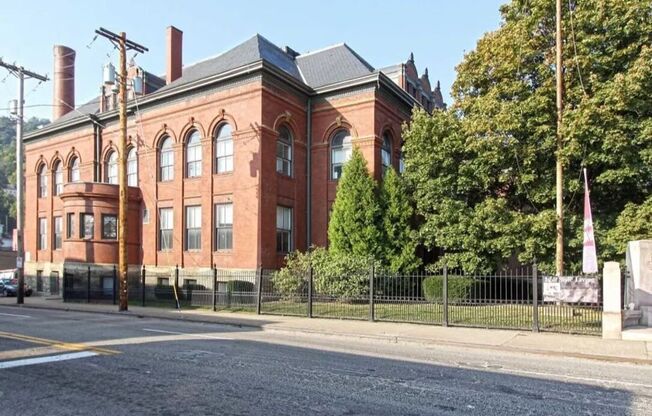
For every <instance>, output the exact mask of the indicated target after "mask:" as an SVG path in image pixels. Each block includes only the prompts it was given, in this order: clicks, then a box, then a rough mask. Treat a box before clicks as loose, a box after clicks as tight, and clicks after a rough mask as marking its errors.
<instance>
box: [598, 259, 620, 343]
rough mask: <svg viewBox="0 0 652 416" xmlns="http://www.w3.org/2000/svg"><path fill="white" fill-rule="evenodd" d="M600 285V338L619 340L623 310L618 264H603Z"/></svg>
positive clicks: (613, 262)
mask: <svg viewBox="0 0 652 416" xmlns="http://www.w3.org/2000/svg"><path fill="white" fill-rule="evenodd" d="M602 283H603V285H602V293H603V311H602V338H605V339H621V333H622V330H623V318H622V309H623V308H622V305H621V294H620V291H621V282H620V265H619V264H618V262H615V261H608V262H605V264H604V271H603V273H602Z"/></svg>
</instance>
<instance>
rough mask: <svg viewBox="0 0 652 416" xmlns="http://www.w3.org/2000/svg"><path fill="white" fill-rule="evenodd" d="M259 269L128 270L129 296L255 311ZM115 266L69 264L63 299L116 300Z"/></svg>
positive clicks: (146, 301) (139, 301)
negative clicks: (75, 265)
mask: <svg viewBox="0 0 652 416" xmlns="http://www.w3.org/2000/svg"><path fill="white" fill-rule="evenodd" d="M257 276H258V274H257V272H255V271H225V270H218V269H215V268H213V269H207V270H203V271H202V270H200V271H197V270H192V271H190V270H186V269H181V268H178V267H176V268H173V269H171V270H147V269H146V268H145V267H143V268H142V269H140V270H130V271H129V272H128V276H127V281H128V296H129V302H130V303H131V304H135V305H139V306H160V307H183V308H187V307H206V308H213V310H220V309H231V310H243V311H244V310H250V311H256V308H257V302H258V291H257V289H256V285H257V281H258V280H257ZM117 279H118V276H117V271H116V267H115V266H113V267H105V268H102V267H97V266H93V267H91V266H86V267H81V266H77V267H66V268H65V270H64V277H63V282H64V291H63V299H64V302H88V303H90V302H100V303H113V304H117V303H118V301H119V299H118V296H119V294H118V291H117V288H118V280H117Z"/></svg>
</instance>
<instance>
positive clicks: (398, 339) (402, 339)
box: [0, 304, 652, 365]
mask: <svg viewBox="0 0 652 416" xmlns="http://www.w3.org/2000/svg"><path fill="white" fill-rule="evenodd" d="M0 306H12V307H16V308H27V309H42V310H55V311H64V312H82V313H94V314H103V315H117V316H124V317H130V318H151V319H162V320H169V321H185V322H192V323H203V324H215V325H227V326H233V327H238V328H258V329H260V330H262V332H270V333H283V334H290V335H297V334H302V335H306V334H308V335H317V336H322V337H329V338H343V339H350V338H358V339H364V340H368V341H373V342H382V343H391V344H407V345H420V346H424V345H435V346H454V347H461V348H470V349H483V350H493V351H505V352H511V353H521V354H534V355H544V356H550V357H560V358H579V359H586V360H595V361H603V362H617V363H629V364H637V365H652V359H648V358H632V357H622V356H611V355H599V354H585V353H575V352H564V351H550V350H540V349H531V348H517V347H510V346H506V345H489V344H476V343H468V342H459V341H447V340H433V339H428V338H417V337H406V336H397V335H367V334H365V335H361V334H356V333H347V332H325V331H317V330H312V329H307V328H293V327H290V328H288V327H282V326H279V327H276V328H266V327H265V323H264V322H261V323H258V322H255V321H253V322H252V321H249V320H246V321H240V320H237V318H236V319H234V320H230V319H229V318H225V317H223V316H218V317H214V318H213V317H205V318H204V319H202V317H201V316H197V315H195V316H192V315H191V316H189V315H182V314H179V315H177V316H169V315H166V314H163V315H157V314H148V313H145V314H143V313H141V312H131V311H128V312H119V311H111V310H103V311H100V310H87V309H83V308H74V306H73V307H70V306H68V307H64V308H57V307H54V306H48V305H33V304H32V305H27V304H23V305H17V304H6V305H5V304H0ZM315 319H318V318H315ZM514 332H515V334H517V333H518V331H514Z"/></svg>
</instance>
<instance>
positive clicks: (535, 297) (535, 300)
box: [532, 261, 539, 332]
mask: <svg viewBox="0 0 652 416" xmlns="http://www.w3.org/2000/svg"><path fill="white" fill-rule="evenodd" d="M532 331H533V332H539V273H538V269H537V263H536V261H535V262H534V264H533V265H532Z"/></svg>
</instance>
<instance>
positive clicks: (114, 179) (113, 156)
mask: <svg viewBox="0 0 652 416" xmlns="http://www.w3.org/2000/svg"><path fill="white" fill-rule="evenodd" d="M104 172H106V173H105V178H104V181H105V182H106V183H110V184H112V185H117V184H118V152H116V151H113V150H111V151H110V152H109V154H108V155H106V162H105V163H104Z"/></svg>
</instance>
